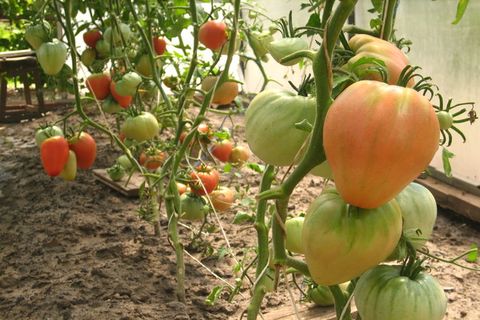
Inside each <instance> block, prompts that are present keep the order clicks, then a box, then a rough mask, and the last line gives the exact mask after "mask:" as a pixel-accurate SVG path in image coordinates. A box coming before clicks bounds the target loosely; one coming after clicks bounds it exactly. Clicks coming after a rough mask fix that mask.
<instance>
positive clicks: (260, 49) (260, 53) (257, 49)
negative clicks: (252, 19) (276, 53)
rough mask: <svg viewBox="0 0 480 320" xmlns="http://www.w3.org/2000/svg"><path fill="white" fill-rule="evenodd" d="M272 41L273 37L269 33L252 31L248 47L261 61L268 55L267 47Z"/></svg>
mask: <svg viewBox="0 0 480 320" xmlns="http://www.w3.org/2000/svg"><path fill="white" fill-rule="evenodd" d="M272 41H273V36H272V35H271V34H270V33H269V32H262V33H260V32H258V31H253V32H252V33H251V35H250V46H251V47H252V50H253V52H254V53H255V54H256V55H257V57H259V58H260V59H263V58H264V57H265V56H266V54H267V53H268V46H269V45H270V43H271V42H272Z"/></svg>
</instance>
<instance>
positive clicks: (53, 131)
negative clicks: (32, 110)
mask: <svg viewBox="0 0 480 320" xmlns="http://www.w3.org/2000/svg"><path fill="white" fill-rule="evenodd" d="M55 136H61V137H63V130H62V129H60V127H57V126H47V127H44V128H40V129H38V130H37V131H36V132H35V142H36V143H37V146H39V147H40V146H41V145H42V142H43V141H45V140H46V139H48V138H50V137H55Z"/></svg>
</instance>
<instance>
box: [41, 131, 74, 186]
mask: <svg viewBox="0 0 480 320" xmlns="http://www.w3.org/2000/svg"><path fill="white" fill-rule="evenodd" d="M40 158H41V160H42V165H43V169H44V170H45V172H46V173H47V174H48V175H49V176H51V177H56V176H58V175H59V174H60V173H61V172H62V170H63V168H64V167H65V165H66V164H67V161H68V142H67V140H66V139H65V138H64V137H62V136H54V137H50V138H48V139H45V140H44V141H43V142H42V145H41V146H40Z"/></svg>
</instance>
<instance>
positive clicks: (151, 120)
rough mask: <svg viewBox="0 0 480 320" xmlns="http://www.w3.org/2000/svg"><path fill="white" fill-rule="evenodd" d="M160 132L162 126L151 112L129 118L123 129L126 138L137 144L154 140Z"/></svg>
mask: <svg viewBox="0 0 480 320" xmlns="http://www.w3.org/2000/svg"><path fill="white" fill-rule="evenodd" d="M159 131H160V125H159V124H158V121H157V118H155V116H154V115H153V114H151V113H149V112H142V113H141V114H140V115H138V116H136V117H130V118H127V120H125V122H124V123H123V125H122V127H121V132H122V133H123V134H124V135H125V137H126V138H128V139H133V140H136V141H137V142H142V141H145V140H150V139H153V138H154V137H155V136H156V135H157V134H158V132H159Z"/></svg>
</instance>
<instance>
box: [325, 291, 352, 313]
mask: <svg viewBox="0 0 480 320" xmlns="http://www.w3.org/2000/svg"><path fill="white" fill-rule="evenodd" d="M328 288H329V289H330V292H331V293H332V295H333V298H334V300H335V313H336V314H337V320H351V319H352V316H351V312H350V307H348V309H347V312H345V314H344V316H343V318H340V317H341V315H342V312H343V309H344V308H345V305H346V304H347V302H348V296H347V295H345V293H344V292H343V291H342V289H340V287H339V286H338V285H334V286H329V287H328Z"/></svg>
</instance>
